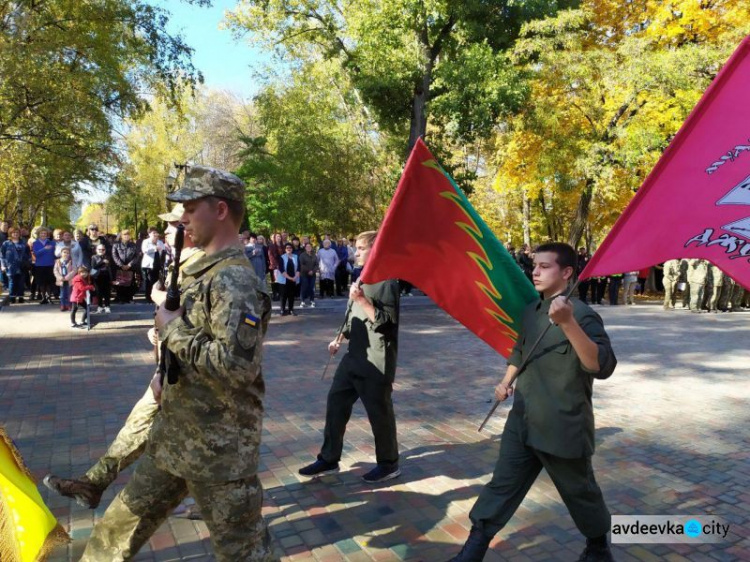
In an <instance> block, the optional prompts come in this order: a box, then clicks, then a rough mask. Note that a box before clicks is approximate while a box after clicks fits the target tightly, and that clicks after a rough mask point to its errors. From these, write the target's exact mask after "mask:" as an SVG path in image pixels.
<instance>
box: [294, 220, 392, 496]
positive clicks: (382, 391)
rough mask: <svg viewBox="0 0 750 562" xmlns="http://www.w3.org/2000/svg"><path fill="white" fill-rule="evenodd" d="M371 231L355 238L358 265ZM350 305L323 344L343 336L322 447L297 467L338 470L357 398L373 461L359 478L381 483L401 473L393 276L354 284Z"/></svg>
mask: <svg viewBox="0 0 750 562" xmlns="http://www.w3.org/2000/svg"><path fill="white" fill-rule="evenodd" d="M375 235H376V232H363V233H362V234H360V235H359V236H358V237H357V242H356V244H357V253H356V254H355V258H356V259H357V264H358V265H359V266H364V264H365V262H366V260H367V256H368V255H369V252H370V249H371V248H372V245H373V244H374V243H375ZM349 299H350V301H349V304H350V307H351V308H350V309H349V310H348V311H347V317H346V323H345V325H344V329H343V330H342V331H341V334H340V335H339V336H338V337H337V338H336V339H335V340H333V341H332V342H331V343H330V344H329V345H328V351H329V352H330V353H331V355H334V354H335V353H336V352H337V351H338V350H339V347H341V342H342V341H343V340H344V339H348V340H349V349H348V350H347V352H346V355H344V357H343V359H342V360H341V363H340V364H339V366H338V369H336V374H335V375H334V377H333V382H332V383H331V390H330V391H329V392H328V404H327V406H326V425H325V438H324V441H323V447H322V448H321V450H320V454H319V455H318V460H317V461H315V462H314V463H312V464H310V465H308V466H306V467H304V468H301V469H300V471H299V473H300V474H301V475H302V476H308V477H314V476H320V475H322V474H329V473H332V472H338V470H339V460H340V459H341V451H342V450H343V447H344V432H345V431H346V424H347V422H348V421H349V417H350V416H351V414H352V407H353V406H354V403H355V402H356V401H357V400H358V399H362V404H364V407H365V410H366V411H367V417H368V418H369V420H370V426H371V427H372V432H373V435H374V436H375V456H376V460H377V466H376V467H375V468H373V469H372V470H371V471H370V472H368V473H367V474H365V475H364V476H363V479H364V480H365V482H382V481H384V480H390V479H391V478H396V477H397V476H399V475H400V474H401V470H400V469H399V467H398V442H397V440H396V416H395V414H394V412H393V401H392V400H391V394H392V393H393V379H394V377H395V375H396V353H397V346H398V312H399V311H398V307H399V289H398V281H396V280H395V279H390V280H388V281H382V282H380V283H375V284H372V285H359V284H358V283H354V284H353V285H352V287H351V290H350V291H349Z"/></svg>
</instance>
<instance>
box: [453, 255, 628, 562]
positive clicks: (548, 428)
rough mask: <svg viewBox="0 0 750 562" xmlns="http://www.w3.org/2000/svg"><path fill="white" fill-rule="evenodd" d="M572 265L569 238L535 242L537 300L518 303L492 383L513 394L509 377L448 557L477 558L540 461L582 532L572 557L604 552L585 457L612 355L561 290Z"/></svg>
mask: <svg viewBox="0 0 750 562" xmlns="http://www.w3.org/2000/svg"><path fill="white" fill-rule="evenodd" d="M575 271H576V252H575V250H574V249H573V248H572V247H571V246H568V245H567V244H562V243H558V242H555V243H549V244H543V245H541V246H539V247H538V248H537V249H536V255H535V257H534V269H533V280H534V286H535V288H536V289H537V290H538V291H539V292H541V293H542V295H543V300H542V301H536V302H533V303H531V304H529V305H528V306H527V307H526V309H525V311H524V314H523V320H522V328H521V333H520V334H519V337H518V341H517V343H516V345H515V347H514V348H513V352H512V353H511V355H510V357H509V358H508V367H507V369H506V372H505V377H504V378H503V380H502V382H500V384H498V385H497V387H496V388H495V397H496V398H497V399H498V400H500V401H503V400H506V399H507V398H508V397H509V396H511V395H513V394H514V392H513V388H514V381H515V379H516V377H517V376H518V384H517V385H515V387H516V391H515V400H514V401H513V407H512V409H511V411H510V414H509V415H508V419H507V421H506V423H505V429H504V430H503V436H502V438H501V440H500V456H499V458H498V460H497V464H496V465H495V470H494V472H493V474H492V479H491V480H490V482H489V483H487V484H486V485H485V487H484V488H483V489H482V492H481V493H480V495H479V498H478V499H477V501H476V503H475V504H474V507H473V508H472V510H471V513H470V514H469V517H470V519H471V522H472V527H471V532H470V534H469V538H468V539H467V541H466V544H465V545H464V547H463V549H462V550H461V552H460V553H459V554H458V555H457V556H456V557H454V558H453V559H452V561H451V562H481V561H482V560H483V558H484V555H485V553H486V552H487V549H488V548H489V544H490V541H491V540H492V538H493V537H494V536H495V535H496V534H497V533H498V532H500V530H501V529H502V528H503V527H504V526H505V525H506V523H507V522H508V521H509V520H510V518H511V517H512V516H513V514H514V513H515V511H516V509H518V506H519V505H520V504H521V502H522V501H523V499H524V497H525V496H526V494H527V493H528V491H529V489H530V488H531V486H532V485H533V483H534V481H535V480H536V478H537V476H538V475H539V473H540V472H541V470H542V468H544V469H545V470H546V471H547V474H549V476H550V478H551V479H552V482H553V483H554V484H555V487H556V488H557V491H558V492H559V493H560V495H561V496H562V498H563V501H564V502H565V505H566V506H567V508H568V511H570V514H571V516H572V517H573V521H574V522H575V524H576V526H577V527H578V529H579V531H581V533H582V534H583V535H584V536H585V537H586V548H585V550H584V552H583V554H582V555H581V557H580V558H579V560H581V561H584V562H598V561H601V562H608V561H611V560H612V554H611V552H610V549H609V546H608V544H607V532H609V529H610V524H611V517H610V513H609V510H608V509H607V506H606V504H605V503H604V498H603V496H602V493H601V490H600V489H599V486H598V485H597V483H596V480H595V479H594V472H593V468H592V464H591V457H592V455H593V454H594V410H593V405H592V402H591V396H592V392H593V380H594V379H595V378H597V379H606V378H607V377H609V376H610V375H611V374H612V373H613V372H614V370H615V366H616V364H617V360H616V359H615V355H614V352H613V351H612V347H611V345H610V342H609V337H608V336H607V332H606V331H605V330H604V324H603V323H602V320H601V318H600V317H599V315H598V314H596V313H595V312H594V311H593V310H591V308H589V307H588V306H587V305H586V304H584V303H583V302H581V301H579V300H577V299H574V298H572V297H571V298H570V299H566V298H565V297H563V296H562V294H563V293H564V292H565V291H566V290H567V288H568V284H569V283H570V281H571V279H572V278H573V276H574V273H575ZM550 323H553V326H552V327H550ZM545 328H549V330H548V331H547V333H546V334H545V335H544V338H543V339H542V341H541V343H540V344H539V346H538V347H537V349H536V351H535V352H534V355H533V357H532V359H531V360H530V361H529V362H528V365H527V367H526V369H525V370H524V371H523V372H521V373H520V374H519V371H518V369H519V367H520V366H521V363H522V362H523V359H525V358H527V357H528V356H529V354H530V353H531V346H532V345H533V344H534V341H535V340H536V339H537V337H538V335H539V334H542V331H543V330H544V329H545ZM570 412H578V414H576V415H571V414H570Z"/></svg>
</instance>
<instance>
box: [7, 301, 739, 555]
mask: <svg viewBox="0 0 750 562" xmlns="http://www.w3.org/2000/svg"><path fill="white" fill-rule="evenodd" d="M325 308H327V310H321V309H318V310H315V311H309V310H305V311H301V313H300V315H299V316H297V317H284V318H278V317H275V318H274V322H273V323H272V326H271V328H270V331H269V337H268V341H267V342H266V347H265V366H264V371H265V377H266V382H267V389H268V393H267V401H266V404H267V416H266V422H265V431H264V437H263V450H262V473H261V478H262V481H263V485H264V487H265V491H266V496H265V497H266V500H265V507H264V513H265V516H266V517H267V519H268V522H269V524H270V528H271V531H272V534H273V537H274V540H275V544H276V545H277V548H278V551H279V555H280V556H281V557H282V560H284V561H287V560H289V561H291V560H294V561H313V560H315V561H321V562H322V561H338V560H348V561H370V560H376V561H388V560H415V561H416V560H421V561H425V562H442V561H443V560H447V559H449V558H450V557H451V555H452V554H453V553H455V552H456V551H457V550H458V549H459V545H460V544H461V543H462V542H463V540H464V539H465V537H466V536H467V533H468V528H469V521H468V518H467V513H468V511H469V509H470V508H471V506H472V503H473V501H474V498H475V497H476V496H477V494H478V492H479V490H480V488H481V485H482V484H483V483H484V482H485V481H486V480H487V479H488V475H489V473H490V471H491V469H492V466H493V464H494V461H495V459H496V456H497V449H498V443H499V440H498V435H499V434H500V432H501V431H502V427H503V424H504V420H505V417H506V415H507V411H508V408H509V406H508V405H502V406H501V407H500V408H499V410H498V412H497V414H496V415H495V417H494V418H493V420H492V421H491V423H490V424H489V426H488V429H487V430H485V432H484V433H482V434H481V435H480V434H479V433H477V426H478V424H479V422H480V421H481V419H482V418H483V417H484V415H485V413H486V412H487V410H488V408H489V407H490V400H491V398H492V388H493V386H494V384H495V382H496V381H497V379H498V377H499V376H500V373H501V372H502V371H503V369H504V361H503V360H502V358H500V357H499V356H497V355H496V354H495V353H494V352H493V351H492V350H490V349H489V348H488V347H487V346H486V345H485V344H483V343H482V342H481V341H480V340H478V339H477V338H476V337H474V336H473V335H472V334H470V333H469V332H468V331H466V330H465V329H464V328H463V327H461V326H460V325H458V324H457V323H455V322H454V321H453V320H452V319H450V318H449V317H448V316H447V315H445V314H444V313H443V312H441V311H440V310H439V309H436V308H434V307H432V306H430V305H429V302H428V301H427V300H426V299H424V298H420V297H414V298H412V299H408V302H407V299H404V307H403V312H402V328H401V341H400V356H399V372H398V375H397V383H396V388H395V393H394V399H395V407H396V413H397V418H398V429H399V441H400V447H401V451H402V469H403V476H402V477H401V478H400V479H398V480H395V481H392V482H390V483H387V484H384V485H380V486H374V487H373V486H368V485H365V484H364V483H363V482H362V481H361V480H360V476H361V475H362V474H364V472H366V471H367V470H368V469H369V468H370V467H371V466H372V462H373V456H374V450H373V442H372V437H371V435H370V430H369V425H368V423H367V419H366V417H365V416H364V411H363V409H362V408H361V406H359V405H358V406H357V407H356V408H355V414H354V416H353V418H352V420H351V422H350V426H349V430H348V432H347V445H346V449H345V452H344V458H343V462H342V466H343V470H342V472H341V473H340V474H337V475H334V476H328V477H325V478H323V479H322V480H320V481H313V482H307V481H300V479H299V478H298V477H297V469H298V468H299V467H300V466H302V465H303V464H305V463H307V462H309V461H310V460H311V459H313V458H314V456H315V454H316V453H317V451H318V447H319V446H320V444H321V442H322V430H323V413H324V410H325V397H326V392H327V389H328V384H327V383H325V382H321V381H320V375H321V372H322V368H323V366H324V365H325V361H326V343H327V342H328V341H329V340H330V339H331V338H332V337H333V336H334V333H335V331H336V329H337V328H338V326H339V323H340V319H341V311H342V310H343V301H339V303H334V304H331V305H330V306H328V307H325ZM113 310H115V311H117V310H118V309H115V308H113ZM599 310H600V312H601V313H602V315H603V317H604V319H605V322H606V324H607V326H608V329H609V332H610V334H611V336H612V340H613V343H614V346H615V351H616V353H617V355H618V357H619V361H620V363H619V366H618V369H617V371H616V372H615V375H614V376H613V377H612V378H611V379H610V380H608V381H603V382H597V384H596V385H595V397H594V400H595V405H596V416H597V418H596V425H597V442H598V450H597V454H596V456H595V457H594V465H595V469H596V471H597V476H598V480H599V483H600V485H601V487H602V489H603V491H604V494H605V497H606V499H607V501H608V504H609V507H610V509H611V510H612V512H613V513H615V514H682V515H687V514H691V515H699V514H714V515H716V516H722V517H725V518H726V519H728V520H729V521H730V522H731V523H732V525H733V526H732V531H731V533H730V537H729V538H728V540H727V542H725V543H721V544H713V545H703V546H701V547H697V548H696V547H686V546H678V545H628V546H627V547H624V546H618V545H616V546H615V547H614V553H615V556H616V559H617V560H618V561H620V562H626V561H633V560H644V561H657V560H668V561H672V562H676V561H680V560H691V561H693V560H750V554H749V553H750V542H749V541H748V536H750V523H749V521H750V491H748V490H750V462H749V461H750V452H749V451H750V447H749V445H750V443H749V442H748V441H749V439H748V436H749V433H750V430H749V429H748V428H750V408H748V398H749V397H750V384H749V383H748V380H750V353H749V352H748V349H747V347H748V346H747V341H748V337H747V336H748V330H747V325H748V320H750V314H746V313H737V314H724V315H708V314H701V315H692V314H688V313H685V312H681V311H676V312H673V313H665V312H663V311H662V310H661V309H660V308H659V307H658V306H654V305H642V306H635V307H629V308H626V307H622V306H621V307H616V308H610V307H599ZM96 318H97V320H98V321H99V323H98V324H97V325H96V326H95V327H94V329H93V330H92V331H91V332H89V333H86V332H80V331H72V330H71V329H70V328H68V319H67V315H66V314H62V313H60V312H59V311H57V310H56V309H53V308H49V307H40V306H39V305H35V304H29V305H24V306H16V307H10V308H8V309H6V310H4V311H3V312H2V313H0V338H1V339H0V342H1V343H0V424H2V425H4V426H5V427H6V429H7V430H8V432H9V433H10V435H11V436H13V437H14V438H15V440H16V442H17V443H18V445H19V447H20V449H21V451H22V453H23V455H24V458H25V459H26V461H27V463H28V464H29V466H30V468H31V470H32V471H33V472H34V473H35V474H36V475H37V476H38V477H40V478H41V476H42V475H43V474H44V473H46V472H47V471H53V472H55V473H57V474H61V475H76V474H80V473H82V472H83V471H84V470H85V469H86V468H87V467H88V466H89V464H90V463H91V462H93V460H94V459H95V458H97V456H98V455H100V454H101V453H103V452H104V451H105V449H106V446H107V443H108V442H109V441H110V440H111V439H112V438H113V437H114V436H115V434H116V432H117V431H118V429H119V428H120V425H121V424H122V422H123V420H124V419H125V417H126V415H127V413H128V411H129V409H130V407H131V405H132V404H133V403H134V402H135V401H136V399H137V398H138V397H139V396H140V395H141V393H142V392H143V390H144V387H145V385H146V384H147V382H148V380H149V379H150V376H151V373H152V371H153V367H152V355H151V349H150V348H149V346H148V343H147V341H146V338H145V331H146V329H147V328H148V326H149V318H150V313H149V309H148V308H146V307H145V306H143V305H140V306H138V305H134V306H130V307H127V308H126V310H125V311H124V312H122V313H119V314H112V315H111V316H110V317H109V318H108V319H106V320H104V319H101V320H100V318H102V317H96ZM129 474H130V471H127V472H126V473H125V474H123V475H122V476H121V477H120V479H119V480H118V481H117V483H116V485H115V486H113V487H112V489H110V490H109V491H108V492H107V493H106V494H105V496H104V498H103V501H102V505H101V507H100V508H99V509H97V510H95V511H89V510H86V509H83V508H80V507H78V506H77V505H75V504H74V503H72V502H69V501H67V500H65V499H62V498H59V497H55V496H51V495H49V494H48V493H47V491H46V489H43V491H42V494H43V496H44V498H45V499H46V500H47V501H48V505H49V506H50V507H51V508H52V509H53V511H54V513H55V514H56V515H57V516H58V518H59V520H60V521H61V523H62V524H63V525H64V526H65V527H66V528H67V529H68V530H69V531H70V533H71V535H72V537H73V542H72V543H71V544H70V545H69V546H68V547H65V548H61V549H59V550H58V551H56V553H55V554H54V555H53V557H52V561H53V562H63V561H69V560H78V557H79V556H80V553H81V552H82V549H83V547H84V545H85V541H86V538H87V537H88V535H89V533H90V531H91V527H92V525H93V523H94V520H95V519H96V518H98V517H101V515H102V514H103V513H104V510H105V509H106V506H107V505H108V504H109V502H110V500H111V499H112V497H113V496H114V494H115V493H116V492H117V491H119V489H121V488H122V486H123V485H124V484H125V482H126V481H127V479H128V476H129ZM207 536H208V533H207V531H206V528H205V526H204V525H203V523H201V522H194V521H190V520H187V519H185V518H184V516H180V515H179V514H178V515H176V516H173V517H171V518H170V519H169V521H168V523H166V524H165V525H164V526H162V528H161V529H160V530H159V531H158V532H157V534H156V535H154V537H153V538H152V540H151V541H150V543H149V545H148V547H147V548H145V549H144V550H143V551H142V552H141V553H140V554H139V556H138V557H137V560H149V561H168V560H196V561H203V560H212V557H211V554H210V552H211V548H210V544H209V541H208V539H207ZM582 546H583V540H582V538H581V536H580V535H579V534H578V532H577V530H576V529H575V526H574V525H573V522H572V521H571V519H570V516H569V515H568V514H567V511H566V509H565V507H564V506H563V505H562V503H561V501H560V499H559V496H558V495H557V493H556V491H555V490H554V487H553V486H552V484H551V482H550V480H549V479H548V477H547V476H546V475H545V474H542V476H541V477H540V478H539V480H538V481H537V483H536V484H535V486H534V487H533V488H532V490H531V492H530V493H529V495H528V496H527V498H526V500H525V501H524V502H523V504H522V506H521V508H520V509H519V510H518V513H517V515H516V517H515V518H514V519H513V520H512V521H511V523H510V524H509V526H508V527H507V528H506V529H505V530H504V531H503V532H502V533H501V534H500V535H499V536H498V537H497V538H496V540H495V541H494V543H493V552H492V553H490V554H488V556H487V558H486V560H488V561H490V560H492V561H494V560H514V561H519V562H520V561H527V560H553V561H562V562H564V561H566V560H576V559H577V556H578V554H579V553H580V551H581V549H582Z"/></svg>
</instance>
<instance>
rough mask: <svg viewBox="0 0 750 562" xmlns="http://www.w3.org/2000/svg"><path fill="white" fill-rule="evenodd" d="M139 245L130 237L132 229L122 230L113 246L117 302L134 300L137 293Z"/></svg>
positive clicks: (123, 302)
mask: <svg viewBox="0 0 750 562" xmlns="http://www.w3.org/2000/svg"><path fill="white" fill-rule="evenodd" d="M138 257H139V253H138V247H137V246H136V245H135V242H133V241H132V240H131V239H130V231H129V230H123V231H122V232H120V240H119V242H117V243H116V244H115V245H114V246H113V247H112V261H114V262H115V293H116V296H115V303H118V304H119V303H122V304H125V303H129V302H132V301H133V294H134V293H135V287H136V285H135V271H136V269H137V266H138Z"/></svg>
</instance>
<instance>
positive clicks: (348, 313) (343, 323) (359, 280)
mask: <svg viewBox="0 0 750 562" xmlns="http://www.w3.org/2000/svg"><path fill="white" fill-rule="evenodd" d="M354 284H355V285H356V286H357V287H359V286H360V285H361V284H362V281H361V279H357V280H356V281H355V282H354ZM351 312H352V299H349V302H348V303H347V306H346V314H344V321H343V322H342V323H341V327H340V328H339V331H338V332H337V333H336V338H335V340H338V339H339V338H340V337H341V332H343V331H344V326H346V323H347V321H348V320H349V315H350V314H351ZM332 360H333V353H330V354H329V355H328V362H327V363H326V368H325V369H323V375H322V376H321V377H320V380H325V378H326V374H328V367H330V366H331V361H332Z"/></svg>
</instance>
